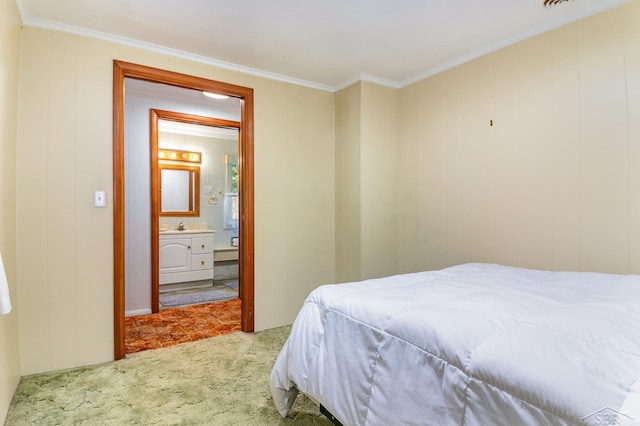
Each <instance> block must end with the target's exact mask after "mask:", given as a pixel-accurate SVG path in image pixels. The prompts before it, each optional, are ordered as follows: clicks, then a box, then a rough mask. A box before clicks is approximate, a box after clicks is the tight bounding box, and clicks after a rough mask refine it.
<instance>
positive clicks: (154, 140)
mask: <svg viewBox="0 0 640 426" xmlns="http://www.w3.org/2000/svg"><path fill="white" fill-rule="evenodd" d="M149 118H150V123H151V138H150V142H151V145H150V147H149V148H150V150H149V151H150V152H151V156H150V158H149V161H150V163H151V312H153V313H156V312H158V311H160V260H159V253H160V241H159V235H160V232H159V231H160V230H159V226H158V221H159V218H160V208H159V205H160V202H159V194H160V191H159V189H160V188H159V185H158V181H159V173H160V171H159V166H158V120H167V121H176V122H179V123H188V124H197V125H200V126H209V127H224V128H227V129H237V130H238V131H240V129H241V128H242V124H241V123H240V122H239V121H231V120H223V119H221V118H212V117H205V116H202V115H193V114H184V113H182V112H175V111H165V110H161V109H152V110H151V111H150V113H149ZM238 153H239V151H238ZM238 158H239V156H238ZM240 189H241V190H242V187H241V188H240ZM241 196H242V194H240V195H239V197H241ZM240 297H241V298H242V295H241V296H240Z"/></svg>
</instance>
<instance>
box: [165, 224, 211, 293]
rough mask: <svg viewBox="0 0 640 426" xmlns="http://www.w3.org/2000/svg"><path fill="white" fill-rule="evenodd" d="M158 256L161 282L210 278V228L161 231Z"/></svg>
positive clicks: (168, 282) (181, 281) (180, 281)
mask: <svg viewBox="0 0 640 426" xmlns="http://www.w3.org/2000/svg"><path fill="white" fill-rule="evenodd" d="M158 255H159V257H160V259H159V263H160V279H159V284H160V285H163V284H173V283H183V282H189V281H201V280H213V231H212V230H207V231H202V230H199V231H198V232H193V231H168V232H161V233H160V247H159V253H158ZM161 291H162V290H161Z"/></svg>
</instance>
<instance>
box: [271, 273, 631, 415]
mask: <svg viewBox="0 0 640 426" xmlns="http://www.w3.org/2000/svg"><path fill="white" fill-rule="evenodd" d="M639 388H640V276H637V275H607V274H596V273H579V272H547V271H535V270H528V269H521V268H512V267H504V266H499V265H489V264H465V265H460V266H455V267H451V268H447V269H443V270H440V271H432V272H421V273H415V274H406V275H397V276H392V277H388V278H381V279H374V280H367V281H362V282H357V283H348V284H338V285H326V286H322V287H320V288H318V289H317V290H315V291H313V292H312V293H311V294H310V295H309V296H308V298H307V300H306V301H305V303H304V306H303V307H302V309H301V311H300V313H299V315H298V317H297V319H296V321H295V322H294V324H293V327H292V329H291V335H290V337H289V339H288V340H287V342H286V344H285V345H284V347H283V349H282V351H281V353H280V355H279V356H278V359H277V360H276V363H275V366H274V368H273V370H272V373H271V392H272V395H273V398H274V401H275V403H276V406H277V408H278V411H279V412H280V414H281V415H283V416H285V415H287V413H288V412H289V410H290V409H291V406H292V404H293V402H294V399H295V397H296V395H297V393H298V390H299V391H301V392H303V393H305V394H307V395H309V396H310V397H312V398H313V399H315V400H316V401H317V402H319V403H321V404H322V405H324V406H325V407H326V408H327V409H328V410H329V411H331V412H332V413H333V414H334V415H335V416H336V418H337V419H338V420H340V421H341V422H342V423H343V424H345V425H385V426H388V425H404V424H411V425H491V424H496V425H498V424H499V425H518V424H522V425H542V424H587V425H606V424H611V425H612V424H636V422H640V389H639ZM615 422H617V423H615Z"/></svg>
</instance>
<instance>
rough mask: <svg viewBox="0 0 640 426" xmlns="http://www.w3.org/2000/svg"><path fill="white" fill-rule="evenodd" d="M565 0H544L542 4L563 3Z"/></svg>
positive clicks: (546, 5) (547, 5)
mask: <svg viewBox="0 0 640 426" xmlns="http://www.w3.org/2000/svg"><path fill="white" fill-rule="evenodd" d="M566 1H569V0H544V6H545V7H549V6H555V5H557V4H560V3H564V2H566Z"/></svg>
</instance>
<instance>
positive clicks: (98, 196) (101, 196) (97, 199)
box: [93, 191, 107, 207]
mask: <svg viewBox="0 0 640 426" xmlns="http://www.w3.org/2000/svg"><path fill="white" fill-rule="evenodd" d="M93 207H107V191H95V192H94V193H93Z"/></svg>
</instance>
